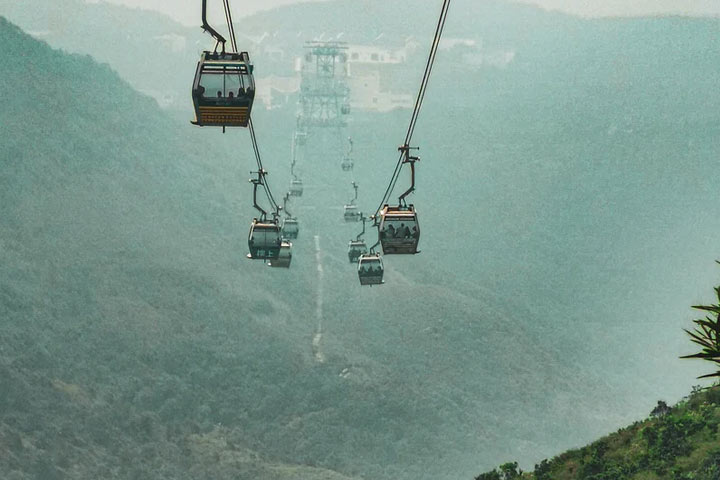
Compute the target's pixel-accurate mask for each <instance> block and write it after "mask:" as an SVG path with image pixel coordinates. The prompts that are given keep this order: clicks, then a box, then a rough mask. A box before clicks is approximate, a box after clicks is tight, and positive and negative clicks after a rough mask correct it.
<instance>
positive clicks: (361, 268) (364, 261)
mask: <svg viewBox="0 0 720 480" xmlns="http://www.w3.org/2000/svg"><path fill="white" fill-rule="evenodd" d="M384 271H385V268H384V267H383V261H382V257H380V255H379V254H377V253H368V254H365V255H360V259H359V260H358V278H359V279H360V285H381V284H383V283H384V282H383V273H384Z"/></svg>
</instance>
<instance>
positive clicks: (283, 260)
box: [268, 240, 292, 268]
mask: <svg viewBox="0 0 720 480" xmlns="http://www.w3.org/2000/svg"><path fill="white" fill-rule="evenodd" d="M291 261H292V243H290V242H288V241H287V240H283V241H282V243H281V244H280V253H278V256H277V258H274V259H272V260H270V261H269V262H268V264H269V265H270V266H271V267H275V268H290V262H291Z"/></svg>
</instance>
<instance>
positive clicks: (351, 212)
mask: <svg viewBox="0 0 720 480" xmlns="http://www.w3.org/2000/svg"><path fill="white" fill-rule="evenodd" d="M343 218H345V221H346V222H359V221H360V220H361V219H362V213H361V212H360V211H359V210H358V207H357V205H355V204H352V203H351V204H350V205H345V212H344V213H343Z"/></svg>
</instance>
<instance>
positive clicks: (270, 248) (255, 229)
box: [247, 218, 282, 260]
mask: <svg viewBox="0 0 720 480" xmlns="http://www.w3.org/2000/svg"><path fill="white" fill-rule="evenodd" d="M281 245H282V233H281V231H280V225H278V223H277V222H276V221H271V222H268V221H260V220H258V219H257V218H254V219H253V222H252V224H251V225H250V235H248V247H249V248H250V253H248V255H247V256H248V258H252V259H260V260H269V259H274V258H277V257H278V255H279V254H280V246H281Z"/></svg>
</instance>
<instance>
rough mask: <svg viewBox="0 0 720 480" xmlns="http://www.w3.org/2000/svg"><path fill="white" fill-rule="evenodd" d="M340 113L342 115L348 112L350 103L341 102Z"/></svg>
mask: <svg viewBox="0 0 720 480" xmlns="http://www.w3.org/2000/svg"><path fill="white" fill-rule="evenodd" d="M340 113H342V114H343V115H348V114H350V104H349V103H343V104H342V106H341V107H340Z"/></svg>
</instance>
